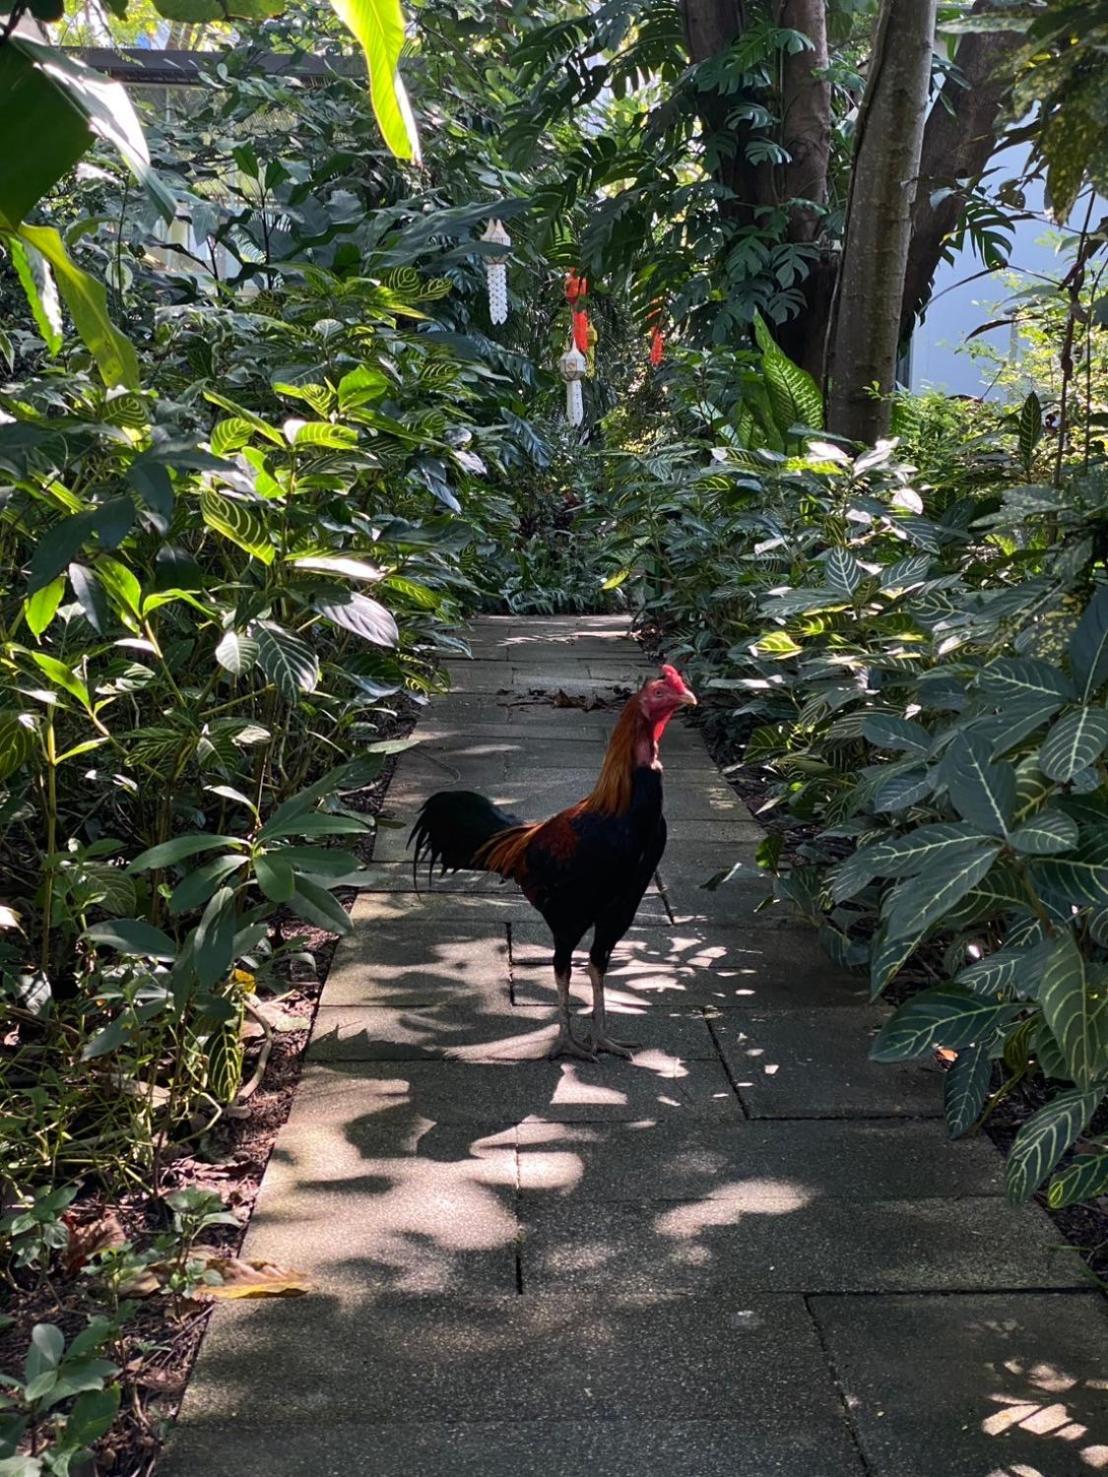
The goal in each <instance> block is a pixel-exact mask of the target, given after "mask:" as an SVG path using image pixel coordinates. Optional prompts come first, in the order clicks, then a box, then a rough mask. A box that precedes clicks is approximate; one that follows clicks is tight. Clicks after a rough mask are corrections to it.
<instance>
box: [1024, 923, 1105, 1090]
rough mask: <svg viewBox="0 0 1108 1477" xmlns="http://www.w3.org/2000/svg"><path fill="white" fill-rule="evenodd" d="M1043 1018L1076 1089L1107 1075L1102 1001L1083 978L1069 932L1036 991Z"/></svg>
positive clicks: (1082, 964) (1080, 958)
mask: <svg viewBox="0 0 1108 1477" xmlns="http://www.w3.org/2000/svg"><path fill="white" fill-rule="evenodd" d="M1039 999H1040V1001H1041V1003H1042V1009H1043V1016H1044V1018H1045V1020H1046V1023H1047V1025H1048V1026H1049V1027H1050V1030H1051V1032H1052V1034H1053V1036H1054V1039H1055V1041H1057V1043H1058V1045H1059V1047H1060V1048H1061V1052H1062V1056H1063V1058H1064V1059H1065V1063H1066V1067H1067V1069H1068V1071H1069V1075H1070V1077H1071V1078H1072V1079H1073V1081H1074V1082H1075V1083H1076V1085H1077V1086H1078V1087H1088V1086H1090V1085H1091V1083H1092V1082H1093V1080H1094V1078H1096V1077H1097V1076H1100V1075H1102V1074H1106V1073H1108V1041H1106V1039H1105V1030H1104V1027H1105V1019H1106V1011H1105V1003H1106V1002H1105V1000H1104V998H1103V997H1102V996H1101V995H1100V994H1099V993H1098V992H1097V991H1096V990H1095V989H1094V988H1093V987H1092V983H1091V981H1090V980H1089V979H1088V978H1087V977H1086V969H1085V959H1084V956H1083V955H1082V953H1081V950H1080V948H1079V947H1078V944H1077V940H1076V939H1075V938H1074V936H1073V934H1072V933H1071V932H1069V931H1068V930H1067V931H1066V933H1064V934H1063V935H1062V937H1061V938H1059V939H1058V941H1057V943H1056V944H1055V945H1054V948H1053V949H1052V951H1051V953H1050V956H1049V958H1048V960H1047V963H1046V968H1045V969H1044V970H1043V978H1042V984H1041V986H1040V989H1039Z"/></svg>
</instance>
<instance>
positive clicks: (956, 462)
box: [608, 367, 1108, 1203]
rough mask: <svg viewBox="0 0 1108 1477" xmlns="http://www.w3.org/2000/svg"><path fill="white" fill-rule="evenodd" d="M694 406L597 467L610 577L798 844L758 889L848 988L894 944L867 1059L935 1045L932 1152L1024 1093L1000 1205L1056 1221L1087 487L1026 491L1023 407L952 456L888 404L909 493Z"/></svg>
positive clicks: (1079, 836)
mask: <svg viewBox="0 0 1108 1477" xmlns="http://www.w3.org/2000/svg"><path fill="white" fill-rule="evenodd" d="M698 378H699V380H700V382H701V383H702V384H710V383H711V377H710V372H707V371H706V367H702V368H700V369H699V370H698ZM721 398H722V397H719V396H718V395H717V396H716V398H715V400H714V401H712V400H709V397H708V396H707V395H705V394H702V395H701V397H700V400H699V404H698V417H697V419H698V421H699V427H700V431H701V435H702V436H703V437H704V438H706V439H705V440H702V441H701V443H700V445H699V447H698V445H697V443H696V442H694V441H691V440H685V441H676V442H672V443H669V444H667V443H665V442H664V441H663V440H662V438H661V436H660V435H656V436H655V437H654V439H653V441H652V444H651V445H650V446H649V448H648V449H644V450H643V451H641V452H639V453H637V454H636V455H634V456H627V455H626V454H624V455H623V456H613V457H610V458H609V459H608V469H609V472H608V474H609V477H610V479H611V483H612V490H613V496H612V504H611V507H612V509H613V511H614V513H615V515H616V517H617V519H618V532H617V547H618V548H619V550H620V554H621V559H622V562H623V563H624V565H625V566H626V567H627V568H628V569H629V570H630V575H629V577H628V579H627V581H626V584H625V588H626V589H627V590H628V591H629V593H630V595H631V598H632V600H633V602H634V604H635V606H636V607H637V608H638V609H639V610H640V611H641V612H642V613H643V614H644V615H645V616H647V617H648V618H649V619H651V620H652V621H655V622H658V623H660V624H661V625H662V626H663V628H664V629H666V630H668V632H669V636H668V639H667V651H668V652H669V654H671V655H672V656H673V658H674V659H676V660H678V661H679V662H683V663H686V664H688V665H690V666H691V667H692V669H693V672H694V675H695V678H696V680H697V681H698V683H699V685H700V686H701V687H705V688H707V689H709V690H714V691H715V693H716V694H717V695H718V707H717V710H716V713H715V714H714V715H711V714H710V715H708V721H709V722H714V723H716V724H719V725H721V726H722V727H724V728H725V729H726V731H727V732H728V734H729V735H732V736H735V737H741V738H743V739H744V740H745V753H744V758H745V763H746V765H747V767H748V769H752V770H755V771H760V772H761V773H762V774H763V776H764V780H765V785H766V788H767V791H768V801H767V802H765V803H768V804H769V805H770V806H772V807H777V808H778V809H779V810H780V809H787V810H788V811H789V813H790V814H791V816H792V817H793V818H794V819H795V820H796V821H798V822H801V823H803V824H804V825H805V826H806V827H807V828H808V837H809V839H807V840H805V841H803V842H802V843H800V845H799V851H798V853H797V854H796V855H795V856H794V858H793V860H792V861H791V862H784V861H782V860H781V859H780V856H779V855H778V857H777V858H770V865H771V869H773V870H775V871H776V872H777V875H778V884H779V888H780V892H781V896H782V898H784V899H787V900H788V901H790V902H791V903H793V904H794V905H796V906H800V907H801V908H802V909H803V911H804V912H805V913H806V914H807V916H809V917H810V918H811V919H812V921H814V922H816V923H818V924H819V925H820V927H821V930H822V936H823V937H824V938H825V939H826V940H827V942H828V944H829V945H830V946H831V947H832V948H833V950H834V953H835V956H836V958H837V959H838V960H839V961H840V962H842V963H846V964H848V965H853V966H855V967H859V968H866V969H868V971H869V974H870V979H871V986H872V991H873V994H874V996H875V997H876V996H880V995H881V994H882V993H883V992H884V991H885V990H886V989H888V988H889V986H890V985H891V984H892V983H893V982H894V981H897V980H898V979H899V977H900V975H901V972H902V971H903V970H904V969H905V967H906V966H907V965H908V964H909V963H910V961H912V959H913V958H914V956H917V955H923V956H924V957H925V958H926V959H927V960H928V963H929V966H930V971H931V972H932V974H933V975H934V976H937V983H935V984H934V985H933V987H931V988H928V989H926V990H923V991H922V992H918V993H915V994H911V995H910V996H909V997H908V999H907V1000H906V1001H904V1003H902V1004H901V1005H900V1006H899V1007H898V1009H897V1010H896V1011H895V1013H894V1014H893V1015H892V1017H891V1019H890V1020H889V1022H888V1024H887V1025H886V1026H885V1027H884V1029H883V1030H882V1032H881V1033H880V1035H879V1036H878V1038H877V1041H876V1043H875V1045H874V1056H875V1058H876V1059H877V1060H880V1061H899V1060H906V1059H912V1058H916V1057H921V1056H924V1057H925V1056H928V1055H931V1054H932V1053H933V1052H934V1051H935V1050H936V1049H937V1048H939V1047H943V1048H946V1049H947V1050H949V1051H953V1052H956V1053H957V1060H956V1063H955V1066H954V1068H953V1069H952V1070H951V1072H950V1074H949V1076H948V1079H947V1084H946V1094H945V1104H946V1113H947V1120H948V1124H949V1126H950V1130H951V1132H952V1133H953V1134H964V1133H967V1132H969V1131H970V1130H971V1129H972V1128H973V1127H974V1125H975V1123H976V1122H977V1121H978V1120H979V1119H980V1117H981V1116H982V1114H984V1113H985V1112H987V1111H988V1107H989V1103H990V1101H991V1094H992V1092H993V1089H994V1086H995V1080H996V1074H997V1073H998V1072H1006V1073H1007V1074H1008V1077H1009V1080H1010V1081H1020V1080H1022V1079H1024V1078H1029V1077H1030V1076H1032V1075H1039V1076H1041V1077H1043V1078H1045V1079H1046V1082H1047V1086H1048V1097H1049V1100H1048V1102H1047V1105H1046V1107H1044V1108H1043V1109H1042V1110H1041V1112H1040V1113H1039V1114H1037V1115H1036V1116H1035V1117H1034V1118H1032V1119H1031V1120H1030V1121H1029V1122H1028V1124H1027V1125H1026V1127H1025V1128H1024V1130H1023V1131H1022V1132H1021V1136H1020V1138H1019V1139H1018V1140H1017V1144H1016V1148H1015V1149H1014V1151H1013V1156H1012V1161H1011V1168H1010V1173H1009V1190H1010V1193H1011V1194H1012V1195H1013V1197H1014V1198H1026V1197H1027V1196H1029V1195H1030V1194H1032V1193H1033V1192H1034V1191H1035V1189H1036V1188H1037V1187H1038V1186H1039V1185H1041V1184H1043V1183H1044V1181H1048V1180H1050V1177H1051V1175H1052V1174H1055V1175H1056V1178H1055V1180H1054V1181H1053V1182H1052V1183H1053V1184H1054V1185H1056V1186H1060V1188H1058V1189H1057V1190H1054V1189H1051V1190H1050V1191H1049V1192H1048V1193H1050V1194H1054V1195H1055V1197H1056V1198H1058V1197H1063V1199H1062V1200H1061V1201H1060V1202H1059V1203H1068V1202H1069V1200H1070V1199H1072V1198H1075V1197H1076V1195H1077V1194H1078V1192H1079V1189H1080V1188H1081V1187H1082V1186H1084V1185H1085V1184H1086V1183H1097V1182H1098V1180H1097V1178H1096V1176H1097V1174H1098V1173H1099V1172H1100V1171H1099V1167H1098V1168H1097V1169H1095V1170H1094V1169H1093V1168H1092V1167H1089V1166H1088V1165H1085V1164H1083V1165H1082V1172H1081V1174H1080V1175H1074V1174H1070V1172H1069V1171H1068V1170H1067V1169H1066V1168H1065V1163H1064V1155H1065V1153H1066V1152H1067V1150H1068V1149H1069V1147H1070V1146H1071V1145H1072V1143H1073V1142H1074V1140H1075V1139H1076V1137H1077V1136H1078V1135H1079V1134H1080V1133H1081V1132H1082V1131H1083V1130H1084V1129H1085V1127H1086V1124H1087V1123H1088V1121H1089V1120H1090V1118H1092V1117H1093V1115H1094V1113H1095V1111H1096V1110H1097V1107H1098V1105H1099V1104H1101V1103H1102V1102H1103V1101H1104V1099H1105V1097H1106V1095H1108V931H1106V930H1105V927H1104V922H1103V920H1104V918H1105V916H1108V912H1106V910H1108V849H1106V846H1108V843H1106V842H1105V836H1106V834H1108V829H1106V827H1108V770H1106V768H1105V754H1106V752H1108V721H1106V716H1105V715H1106V710H1108V578H1106V571H1105V565H1104V558H1105V553H1106V545H1105V542H1104V539H1103V534H1102V507H1103V489H1104V486H1105V479H1106V473H1105V469H1104V468H1103V466H1101V465H1099V464H1097V463H1094V462H1091V461H1090V462H1088V463H1087V462H1086V455H1085V450H1084V448H1083V447H1075V448H1074V451H1075V452H1076V455H1075V456H1073V457H1072V458H1071V459H1070V460H1069V462H1068V464H1067V463H1065V462H1064V466H1065V472H1064V476H1063V480H1062V483H1061V485H1046V484H1045V483H1044V484H1029V483H1028V481H1027V476H1028V473H1029V472H1031V473H1032V474H1034V473H1036V472H1038V470H1039V457H1040V455H1041V452H1040V446H1041V443H1042V440H1043V438H1044V436H1045V434H1046V431H1045V427H1044V418H1043V417H1042V415H1041V402H1040V401H1039V399H1038V397H1037V396H1033V395H1028V394H1025V396H1024V399H1023V402H1022V405H1021V406H1020V408H1019V409H1018V412H1017V413H1016V414H1014V415H1012V416H1010V417H1006V416H1005V415H1004V414H1003V413H998V414H996V415H995V416H992V417H989V416H985V417H984V418H983V417H981V416H980V415H978V413H977V412H976V411H975V412H974V414H975V416H976V417H977V421H978V424H977V427H976V434H975V435H974V437H973V439H972V442H970V443H969V449H968V450H967V447H966V444H965V443H963V445H962V446H961V447H960V448H959V449H957V451H955V450H954V449H953V448H949V447H948V446H947V445H946V441H947V439H948V434H949V429H950V428H951V427H952V426H954V425H957V424H958V418H959V416H960V415H961V412H960V411H958V410H957V409H950V408H948V407H946V406H942V407H939V408H938V409H937V420H938V424H939V425H940V426H941V427H943V428H944V434H943V437H942V439H941V440H940V439H938V438H934V436H933V433H932V431H931V430H930V429H929V421H930V419H931V418H932V415H933V413H935V412H936V406H935V401H934V399H932V400H926V401H924V402H923V403H922V405H917V404H916V403H914V402H912V401H909V400H906V401H905V402H904V403H903V406H902V409H901V411H900V413H899V420H900V424H901V426H902V427H903V428H904V429H905V431H906V433H907V434H908V436H909V438H910V439H911V440H913V441H914V442H915V444H916V446H917V447H918V448H919V449H920V451H921V452H922V453H924V455H923V456H921V460H922V461H925V462H926V463H929V464H930V468H931V469H932V471H933V473H934V475H935V480H934V481H932V480H931V478H929V477H928V476H926V475H922V476H921V475H920V472H921V469H920V468H917V467H913V466H912V465H911V463H909V462H906V461H903V460H901V459H900V456H899V455H898V447H897V446H896V444H895V443H892V442H890V443H884V444H882V445H879V446H878V447H876V448H874V449H873V450H870V451H866V452H863V453H862V454H861V455H859V456H855V457H851V456H849V455H847V453H846V452H844V451H843V450H841V449H840V448H838V447H836V446H834V445H832V444H831V443H829V442H823V441H820V440H818V439H815V438H812V437H811V436H809V437H807V438H806V447H805V449H804V451H803V453H802V454H797V452H796V451H790V450H789V449H787V446H786V445H785V444H783V443H780V442H779V443H778V445H777V447H776V448H775V447H772V446H770V445H767V444H765V443H762V444H761V445H760V446H759V448H758V450H757V451H756V452H754V453H753V454H751V453H750V451H748V450H744V449H742V446H741V445H740V444H739V441H740V438H738V437H737V436H734V435H732V434H731V433H732V431H733V428H734V426H735V425H736V424H737V423H740V422H741V421H742V420H743V418H744V416H746V417H748V419H749V416H748V410H747V408H746V407H744V405H743V402H742V399H741V398H736V399H735V400H734V401H733V402H732V403H731V404H730V406H728V405H727V402H726V401H724V402H723V405H722V406H721V404H720V403H719V400H720V399H721ZM709 406H710V409H709V408H707V407H709ZM688 410H689V400H688V398H686V399H685V402H684V404H683V406H682V407H681V411H682V412H683V414H684V415H685V416H686V417H687V416H688ZM675 419H676V417H675ZM677 423H678V424H680V421H678V422H677ZM687 424H689V422H688V421H687V420H686V425H687ZM778 425H780V422H778ZM797 438H798V439H797V442H796V445H797V446H798V447H799V446H800V444H801V437H800V434H799V433H797ZM713 443H715V445H714V449H713V453H712V456H710V457H709V456H707V455H706V451H707V449H708V447H710V446H712V445H713ZM721 443H722V444H721ZM746 444H747V446H749V444H750V442H749V439H748V440H747V442H746ZM1049 455H1050V458H1051V460H1052V461H1053V459H1054V457H1055V452H1054V451H1053V450H1052V451H1051V452H1050V453H1049ZM725 886H726V884H724V887H725ZM999 1090H1000V1091H1005V1090H1009V1089H1008V1087H1007V1086H1004V1087H1001V1088H1000V1089H999ZM1059 1105H1060V1106H1059ZM1097 1152H1098V1151H1097V1149H1096V1146H1094V1149H1093V1157H1094V1158H1096V1157H1097ZM1067 1175H1068V1176H1069V1177H1068V1178H1063V1177H1064V1176H1067Z"/></svg>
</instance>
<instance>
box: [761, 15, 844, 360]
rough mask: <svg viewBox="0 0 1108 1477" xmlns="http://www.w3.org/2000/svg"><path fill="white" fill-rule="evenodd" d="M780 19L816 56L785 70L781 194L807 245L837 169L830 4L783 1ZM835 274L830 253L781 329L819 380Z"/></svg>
mask: <svg viewBox="0 0 1108 1477" xmlns="http://www.w3.org/2000/svg"><path fill="white" fill-rule="evenodd" d="M775 19H776V23H777V24H778V25H779V26H782V27H788V28H789V29H790V30H794V31H799V32H800V33H801V35H803V36H807V37H808V40H809V41H810V42H811V43H812V49H811V50H810V51H798V52H786V53H785V54H784V56H783V58H782V66H781V125H782V126H781V142H782V144H783V145H784V147H785V148H786V149H787V150H788V151H789V156H790V158H789V162H788V164H786V165H785V166H784V167H783V170H782V184H783V189H782V194H783V197H784V198H785V199H786V200H789V201H796V202H797V203H796V204H794V205H791V206H790V208H789V221H788V238H789V240H790V241H796V242H804V243H808V242H814V241H815V240H816V239H817V238H818V237H819V235H820V232H821V231H822V229H823V211H822V210H821V209H820V207H821V206H824V205H826V203H827V175H828V169H829V167H830V163H831V84H830V82H828V80H827V78H826V76H820V75H817V74H819V73H826V70H827V65H828V60H829V57H828V49H827V5H826V3H825V0H778V4H777V13H776V17H775ZM835 269H836V258H835V256H834V255H833V254H832V253H831V252H830V251H827V250H825V251H824V253H823V254H822V255H821V256H820V257H819V258H818V260H816V261H814V262H812V263H811V264H810V265H809V268H808V275H807V277H806V278H805V279H804V283H803V286H802V291H803V293H804V307H803V308H802V309H801V311H800V313H798V314H797V316H796V317H795V318H790V319H788V320H787V321H786V322H785V323H781V324H778V325H777V327H776V328H775V329H774V337H775V338H776V339H777V341H778V343H779V344H780V345H781V347H782V349H784V351H785V353H786V354H788V356H789V358H790V359H792V360H794V361H795V362H796V363H797V364H799V365H800V367H801V368H802V369H806V370H807V371H808V373H809V374H811V375H812V376H813V377H814V378H815V379H818V378H819V377H820V374H821V372H822V370H823V347H824V342H825V340H826V338H827V317H828V313H829V312H830V309H831V297H832V293H833V291H834V286H835Z"/></svg>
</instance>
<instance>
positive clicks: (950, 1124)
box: [943, 1038, 993, 1139]
mask: <svg viewBox="0 0 1108 1477" xmlns="http://www.w3.org/2000/svg"><path fill="white" fill-rule="evenodd" d="M991 1049H992V1042H991V1041H990V1040H988V1039H987V1038H986V1039H985V1040H983V1041H975V1042H974V1044H973V1045H972V1046H966V1047H963V1048H962V1050H961V1051H960V1052H959V1053H958V1059H957V1061H956V1062H955V1063H954V1065H953V1066H952V1067H951V1068H950V1070H949V1071H948V1072H947V1074H946V1076H945V1077H944V1078H943V1115H944V1117H945V1118H946V1128H947V1132H948V1133H949V1134H950V1137H951V1138H952V1139H958V1138H961V1137H962V1135H963V1134H964V1133H969V1131H970V1129H971V1128H972V1127H973V1125H974V1124H975V1123H976V1122H977V1120H978V1118H980V1116H981V1110H982V1108H983V1107H984V1106H985V1097H986V1094H987V1093H988V1091H989V1080H990V1078H991V1077H992V1074H993V1064H992V1058H991V1056H990V1054H989V1053H990V1051H991Z"/></svg>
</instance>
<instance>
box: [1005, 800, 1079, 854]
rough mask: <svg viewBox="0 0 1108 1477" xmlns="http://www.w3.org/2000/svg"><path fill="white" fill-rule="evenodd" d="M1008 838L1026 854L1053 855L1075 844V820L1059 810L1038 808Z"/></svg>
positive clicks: (1068, 849) (1076, 831)
mask: <svg viewBox="0 0 1108 1477" xmlns="http://www.w3.org/2000/svg"><path fill="white" fill-rule="evenodd" d="M1008 839H1009V840H1010V841H1011V843H1012V845H1013V846H1014V847H1015V848H1016V850H1017V851H1022V852H1024V853H1025V854H1026V855H1028V856H1055V855H1057V853H1059V852H1062V851H1072V850H1073V848H1074V847H1075V846H1076V845H1077V842H1078V830H1077V822H1076V821H1075V820H1074V819H1073V817H1072V816H1068V815H1066V814H1065V812H1064V811H1061V810H1040V811H1038V812H1037V813H1036V814H1035V815H1033V816H1032V817H1031V819H1030V820H1028V821H1024V823H1023V825H1022V826H1019V827H1018V828H1017V829H1016V830H1014V831H1013V832H1012V834H1011V836H1010V837H1009V838H1008Z"/></svg>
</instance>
